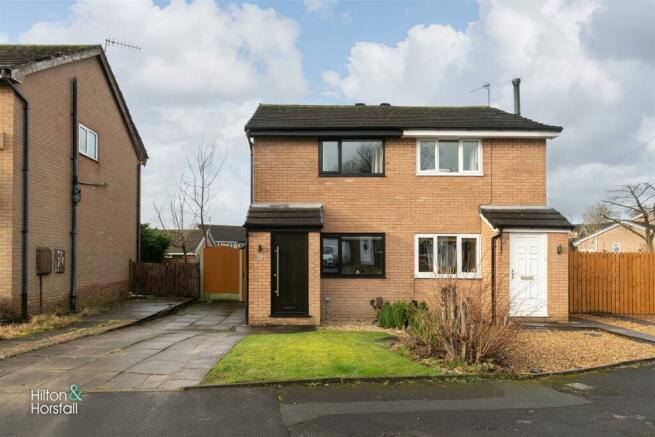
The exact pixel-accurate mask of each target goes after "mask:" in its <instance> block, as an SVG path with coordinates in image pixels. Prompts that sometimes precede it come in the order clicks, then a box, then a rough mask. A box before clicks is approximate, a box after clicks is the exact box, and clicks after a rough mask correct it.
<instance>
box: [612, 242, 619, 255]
mask: <svg viewBox="0 0 655 437" xmlns="http://www.w3.org/2000/svg"><path fill="white" fill-rule="evenodd" d="M612 252H614V253H619V252H621V245H620V244H619V243H614V244H612Z"/></svg>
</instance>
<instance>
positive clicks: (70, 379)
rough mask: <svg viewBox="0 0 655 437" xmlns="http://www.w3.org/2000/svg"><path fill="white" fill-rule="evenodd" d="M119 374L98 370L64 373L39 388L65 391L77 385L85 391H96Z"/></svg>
mask: <svg viewBox="0 0 655 437" xmlns="http://www.w3.org/2000/svg"><path fill="white" fill-rule="evenodd" d="M118 374H119V372H108V371H98V370H74V371H68V372H66V373H62V374H60V375H58V376H56V377H55V378H52V379H49V380H47V381H45V382H44V383H43V384H41V385H40V386H39V388H43V389H48V390H64V389H67V388H69V387H70V386H71V384H76V385H77V386H78V387H83V390H84V391H89V390H94V389H95V388H97V387H99V386H101V385H102V384H106V383H107V382H109V381H110V380H111V379H112V378H114V377H115V376H117V375H118Z"/></svg>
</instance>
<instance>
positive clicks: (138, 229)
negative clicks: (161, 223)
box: [136, 162, 141, 262]
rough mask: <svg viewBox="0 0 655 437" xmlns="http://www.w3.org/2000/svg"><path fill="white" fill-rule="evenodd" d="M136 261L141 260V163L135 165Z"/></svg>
mask: <svg viewBox="0 0 655 437" xmlns="http://www.w3.org/2000/svg"><path fill="white" fill-rule="evenodd" d="M136 262H141V163H140V162H139V163H138V164H137V165H136Z"/></svg>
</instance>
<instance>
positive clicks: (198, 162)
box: [184, 142, 227, 246]
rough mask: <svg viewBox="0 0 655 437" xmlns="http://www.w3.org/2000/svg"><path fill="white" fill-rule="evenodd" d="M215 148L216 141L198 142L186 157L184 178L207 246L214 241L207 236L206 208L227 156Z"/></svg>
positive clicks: (216, 189)
mask: <svg viewBox="0 0 655 437" xmlns="http://www.w3.org/2000/svg"><path fill="white" fill-rule="evenodd" d="M217 149H218V147H217V144H216V143H209V144H206V143H205V142H202V143H200V145H199V146H198V148H197V149H196V151H195V152H194V154H193V155H192V156H191V157H189V158H188V159H187V165H188V167H189V175H188V176H186V177H185V178H184V184H185V185H186V187H187V189H188V192H189V198H188V204H189V206H190V207H191V210H192V211H193V213H194V215H195V216H196V218H197V219H198V220H199V221H200V223H199V225H200V229H201V230H202V231H203V233H204V237H205V244H206V245H207V246H213V243H214V242H213V241H212V240H211V239H210V238H209V227H208V226H206V219H207V212H208V211H207V209H208V206H209V203H210V202H211V201H212V200H213V199H214V197H216V194H218V192H219V190H220V187H214V184H215V183H216V181H217V179H218V176H219V174H220V172H221V170H222V169H223V165H224V164H225V160H226V158H227V154H225V155H223V157H222V158H219V157H218V156H217V152H218V150H217Z"/></svg>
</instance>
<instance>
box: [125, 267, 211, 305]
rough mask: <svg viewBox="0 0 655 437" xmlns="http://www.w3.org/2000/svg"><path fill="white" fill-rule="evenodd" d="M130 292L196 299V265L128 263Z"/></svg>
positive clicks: (197, 279) (198, 283)
mask: <svg viewBox="0 0 655 437" xmlns="http://www.w3.org/2000/svg"><path fill="white" fill-rule="evenodd" d="M130 291H131V292H132V293H137V294H152V295H155V296H161V297H198V296H199V295H200V269H199V267H198V264H184V263H161V264H160V263H137V262H130Z"/></svg>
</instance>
